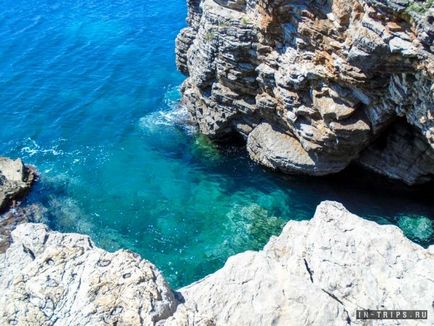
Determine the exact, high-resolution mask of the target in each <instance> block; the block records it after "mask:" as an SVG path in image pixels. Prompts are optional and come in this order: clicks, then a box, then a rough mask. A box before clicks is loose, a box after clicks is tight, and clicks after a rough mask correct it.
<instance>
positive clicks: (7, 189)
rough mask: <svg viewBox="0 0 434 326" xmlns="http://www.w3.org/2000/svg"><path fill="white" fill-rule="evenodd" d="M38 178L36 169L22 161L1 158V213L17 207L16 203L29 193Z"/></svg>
mask: <svg viewBox="0 0 434 326" xmlns="http://www.w3.org/2000/svg"><path fill="white" fill-rule="evenodd" d="M36 176H37V174H36V169H35V168H34V167H32V166H26V165H24V164H23V162H22V161H21V159H16V160H12V159H10V158H6V157H0V213H3V212H5V211H6V210H7V209H9V208H10V207H11V206H16V201H18V200H20V199H22V198H23V197H24V196H25V195H26V194H27V193H28V191H29V190H30V188H31V186H32V184H33V182H34V181H35V179H36ZM14 202H15V204H14Z"/></svg>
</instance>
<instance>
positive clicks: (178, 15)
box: [0, 0, 434, 287]
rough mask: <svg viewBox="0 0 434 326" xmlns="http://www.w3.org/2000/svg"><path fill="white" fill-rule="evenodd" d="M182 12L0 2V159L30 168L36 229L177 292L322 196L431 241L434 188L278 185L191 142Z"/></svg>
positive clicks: (175, 5)
mask: <svg viewBox="0 0 434 326" xmlns="http://www.w3.org/2000/svg"><path fill="white" fill-rule="evenodd" d="M185 15H186V6H185V0H167V1H161V0H147V1H143V0H140V1H139V0H118V1H112V0H98V1H97V0H88V1H79V0H71V1H68V2H66V1H63V2H62V1H52V0H35V1H32V2H31V5H29V1H24V0H3V1H1V2H0V39H1V42H0V113H1V116H2V122H1V128H0V154H1V155H5V156H12V157H22V158H23V159H24V160H25V161H26V162H28V163H30V164H34V165H36V166H37V167H38V169H39V171H40V172H41V177H40V181H39V182H38V183H37V185H36V187H35V189H34V190H33V191H32V193H31V195H30V198H29V199H28V203H40V204H42V205H44V206H45V207H46V211H44V212H45V214H44V216H43V218H42V221H44V222H46V223H48V224H49V226H50V227H52V228H53V229H55V230H59V231H65V232H81V233H86V234H88V235H90V236H91V237H92V239H93V240H94V241H95V242H96V244H97V245H98V246H101V247H103V248H105V249H107V250H117V249H120V248H127V249H130V250H133V251H135V252H137V253H139V254H140V255H142V256H143V257H145V258H146V259H149V260H151V261H152V262H154V263H155V264H156V265H157V266H158V267H159V268H160V269H161V270H162V271H163V273H164V275H165V277H166V278H167V279H168V280H169V282H170V283H171V285H172V286H174V287H178V286H182V285H185V284H188V283H191V282H193V281H195V280H197V279H199V278H200V277H203V276H205V275H206V274H209V273H211V272H213V271H215V270H216V269H217V268H219V267H221V266H222V265H223V264H224V262H225V260H226V259H227V257H228V256H230V255H233V254H235V253H238V252H241V251H244V250H250V249H259V248H261V247H262V246H263V245H264V244H265V243H266V242H267V240H268V239H269V237H270V236H271V235H272V234H278V233H279V232H280V230H281V228H282V226H283V225H284V224H285V222H286V221H288V220H303V219H308V218H310V217H312V215H313V213H314V210H315V207H316V205H317V204H318V203H319V202H320V201H321V200H325V199H330V200H338V201H340V202H342V203H343V204H344V205H346V206H347V207H348V208H349V209H350V210H352V211H353V212H354V213H357V214H359V215H361V216H364V217H366V218H369V219H372V220H375V221H377V222H380V223H393V224H396V225H399V226H401V227H402V228H403V229H404V230H406V234H407V236H409V237H410V238H412V239H413V240H415V241H417V242H419V243H421V244H423V245H428V244H430V243H434V239H433V232H432V227H433V226H432V223H429V222H427V221H432V219H433V216H434V213H433V202H434V201H433V200H432V195H431V194H432V192H429V191H425V192H422V193H420V192H414V191H409V190H408V189H407V188H405V187H404V188H402V187H399V186H396V185H394V184H392V185H388V184H387V183H385V184H384V183H383V182H376V180H379V178H377V177H371V176H369V175H368V176H366V175H362V176H357V173H355V174H354V173H349V174H346V175H343V176H342V177H337V178H336V177H334V178H298V177H289V178H283V177H282V176H280V175H275V174H273V173H271V172H269V171H266V170H264V169H262V168H260V167H258V166H257V165H255V164H254V163H252V162H251V161H250V160H249V158H248V156H247V154H246V153H245V151H244V150H243V149H240V148H238V147H222V146H219V145H216V144H213V143H211V142H210V141H209V140H208V139H207V138H206V137H203V136H200V135H198V134H197V133H196V132H195V130H194V128H192V127H191V126H190V125H189V124H188V122H187V118H188V112H187V110H186V108H184V107H182V106H181V105H179V97H180V95H179V86H178V85H181V83H182V81H183V79H184V77H183V76H182V75H181V74H179V73H178V72H177V71H176V68H175V53H174V42H175V37H176V34H177V33H178V31H179V30H180V29H181V28H182V27H184V26H185ZM174 85H175V86H174ZM356 172H357V171H356ZM403 216H405V218H403ZM414 217H416V218H414Z"/></svg>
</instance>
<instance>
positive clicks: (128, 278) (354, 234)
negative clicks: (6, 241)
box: [0, 202, 434, 325]
mask: <svg viewBox="0 0 434 326" xmlns="http://www.w3.org/2000/svg"><path fill="white" fill-rule="evenodd" d="M12 236H13V240H14V243H13V244H12V246H11V247H10V248H9V249H8V251H7V252H6V253H5V254H2V255H0V293H2V295H1V296H0V324H2V325H29V324H31V325H54V324H58V325H84V324H86V325H104V324H111V325H112V324H113V325H114V324H118V325H271V324H274V325H349V324H354V325H358V324H363V323H362V322H361V321H359V320H357V319H356V318H355V313H356V310H357V309H426V310H428V318H429V320H428V321H426V320H425V321H423V322H417V321H416V322H412V325H419V324H420V325H426V324H427V323H428V324H429V323H431V324H432V323H433V322H434V319H433V318H434V308H433V306H432V303H433V301H434V298H433V293H434V280H433V274H432V273H433V270H434V246H431V247H429V248H428V249H423V248H422V247H420V246H418V245H417V244H414V243H412V242H411V241H409V240H408V239H407V238H405V237H404V235H403V233H402V232H401V230H400V229H398V228H397V227H394V226H380V225H378V224H376V223H374V222H370V221H366V220H364V219H361V218H359V217H357V216H356V215H353V214H351V213H349V212H348V211H347V210H346V209H345V208H344V207H343V206H342V205H341V204H338V203H335V202H324V203H322V204H321V205H320V206H319V207H318V208H317V211H316V214H315V216H314V218H313V219H312V220H311V221H304V222H289V223H288V224H287V225H286V226H285V228H284V230H283V231H282V234H281V235H280V236H279V237H273V238H272V239H271V240H270V242H269V243H268V244H267V245H266V246H265V248H264V250H262V251H260V252H245V253H242V254H239V255H236V256H233V257H231V258H229V259H228V261H227V263H226V264H225V266H224V267H223V268H222V269H220V270H219V271H217V272H216V273H214V274H212V275H209V276H208V277H206V278H204V279H202V280H200V281H198V282H196V283H194V284H192V285H190V286H187V287H185V288H182V289H180V290H179V291H178V293H174V292H173V291H172V290H171V289H170V288H169V287H168V285H167V283H166V282H165V281H164V279H163V277H162V276H161V274H160V272H159V271H158V270H157V269H156V268H155V266H154V265H152V264H151V263H149V262H148V261H146V260H142V259H140V257H138V256H137V255H135V254H133V253H130V252H127V251H118V252H116V253H107V252H105V251H103V250H101V249H98V248H96V247H95V245H94V244H93V243H92V241H91V240H90V239H89V238H88V237H87V236H82V235H78V234H61V233H58V232H52V231H48V229H47V227H46V226H44V225H42V224H22V225H19V226H18V227H17V229H16V230H15V231H13V233H12ZM394 324H395V325H399V324H400V322H399V321H396V322H395V323H394ZM402 324H405V321H403V322H402Z"/></svg>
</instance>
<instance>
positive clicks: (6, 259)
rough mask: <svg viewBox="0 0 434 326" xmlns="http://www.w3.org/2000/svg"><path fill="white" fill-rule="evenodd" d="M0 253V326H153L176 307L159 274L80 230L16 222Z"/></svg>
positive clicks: (133, 257)
mask: <svg viewBox="0 0 434 326" xmlns="http://www.w3.org/2000/svg"><path fill="white" fill-rule="evenodd" d="M12 237H13V240H14V243H13V244H12V246H11V247H10V248H9V249H8V251H7V252H6V253H5V254H3V255H0V289H1V290H0V293H1V295H0V324H1V325H107V324H108V325H116V324H118V325H154V324H157V323H158V322H159V321H160V320H164V319H166V318H167V317H169V316H171V315H172V314H173V313H174V311H175V309H176V306H177V301H176V300H175V298H174V295H173V293H172V291H171V290H170V289H169V287H168V286H167V284H166V282H165V280H164V279H163V277H162V276H161V274H160V272H159V271H158V270H157V269H156V268H155V266H154V265H152V264H151V263H149V262H147V261H145V260H142V259H140V257H138V256H137V255H135V254H133V253H130V252H127V251H118V252H116V253H108V252H106V251H104V250H101V249H98V248H95V246H94V244H93V243H92V241H91V240H90V239H89V238H88V237H87V236H83V235H78V234H61V233H57V232H49V231H48V230H47V227H46V226H44V225H43V224H21V225H19V226H18V227H17V228H16V229H15V230H14V231H13V232H12Z"/></svg>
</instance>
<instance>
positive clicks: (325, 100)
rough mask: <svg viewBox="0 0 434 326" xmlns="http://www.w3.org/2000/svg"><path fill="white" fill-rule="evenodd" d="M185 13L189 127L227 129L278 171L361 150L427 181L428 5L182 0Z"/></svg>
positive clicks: (431, 133)
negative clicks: (385, 142)
mask: <svg viewBox="0 0 434 326" xmlns="http://www.w3.org/2000/svg"><path fill="white" fill-rule="evenodd" d="M188 13H189V16H188V23H189V27H187V28H184V29H183V30H182V31H181V32H180V34H179V36H178V38H177V49H176V53H177V65H178V68H179V70H180V71H181V72H183V73H184V74H186V75H187V77H188V78H187V80H186V81H185V83H184V84H183V87H182V92H183V97H182V102H183V104H184V105H185V106H186V107H187V108H188V110H189V112H190V117H191V120H192V121H193V122H195V123H196V124H197V126H198V128H199V130H200V132H202V133H203V134H205V135H207V136H208V137H210V138H212V139H214V140H217V141H223V140H227V139H228V138H230V137H233V135H234V134H236V133H238V134H239V135H241V136H242V137H243V138H244V139H246V140H247V147H248V150H249V153H250V155H251V157H252V159H253V160H255V161H257V162H259V163H261V164H263V165H265V166H267V167H271V168H273V169H276V170H280V171H282V172H285V173H301V174H309V175H324V174H330V173H336V172H339V171H341V170H342V169H344V168H345V167H347V166H348V165H349V164H350V163H351V162H352V161H354V160H356V159H357V158H358V157H359V156H360V154H361V153H362V152H363V155H362V157H361V160H360V161H361V162H362V163H363V165H364V166H365V167H366V168H369V169H372V170H374V171H376V172H378V173H381V174H384V175H386V176H389V177H392V178H395V179H399V180H403V181H404V182H406V183H408V184H416V183H423V182H427V181H429V180H432V179H433V176H434V172H433V166H434V161H433V158H434V85H433V80H434V74H433V72H434V54H433V53H434V46H433V42H434V41H433V40H434V18H433V17H434V16H433V13H434V9H433V8H429V3H428V2H427V4H421V3H419V2H412V1H371V0H334V1H320V0H312V1H307V0H306V1H295V2H294V1H289V0H277V1H270V0H248V1H244V0H243V1H223V0H219V1H216V0H190V1H188ZM402 123H404V124H406V126H404V127H402V128H401V127H399V126H398V127H399V128H393V127H390V126H391V125H394V124H402ZM398 129H399V130H401V131H397V130H398ZM402 130H406V131H405V132H403V131H402ZM389 133H390V134H391V136H390V137H389V141H388V145H387V146H386V147H385V148H384V149H380V150H378V148H379V146H377V145H378V144H377V142H378V141H381V139H380V140H379V138H382V139H383V138H387V135H388V134H389ZM404 134H405V137H401V136H402V135H404ZM383 135H384V137H383ZM380 136H381V137H380ZM408 137H410V138H408ZM380 145H381V144H380ZM373 148H374V149H373ZM401 153H403V154H404V160H403V162H402V163H400V162H397V161H396V157H399V156H400V154H401ZM409 164H410V165H411V170H410V171H408V165H409ZM407 172H408V173H407Z"/></svg>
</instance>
